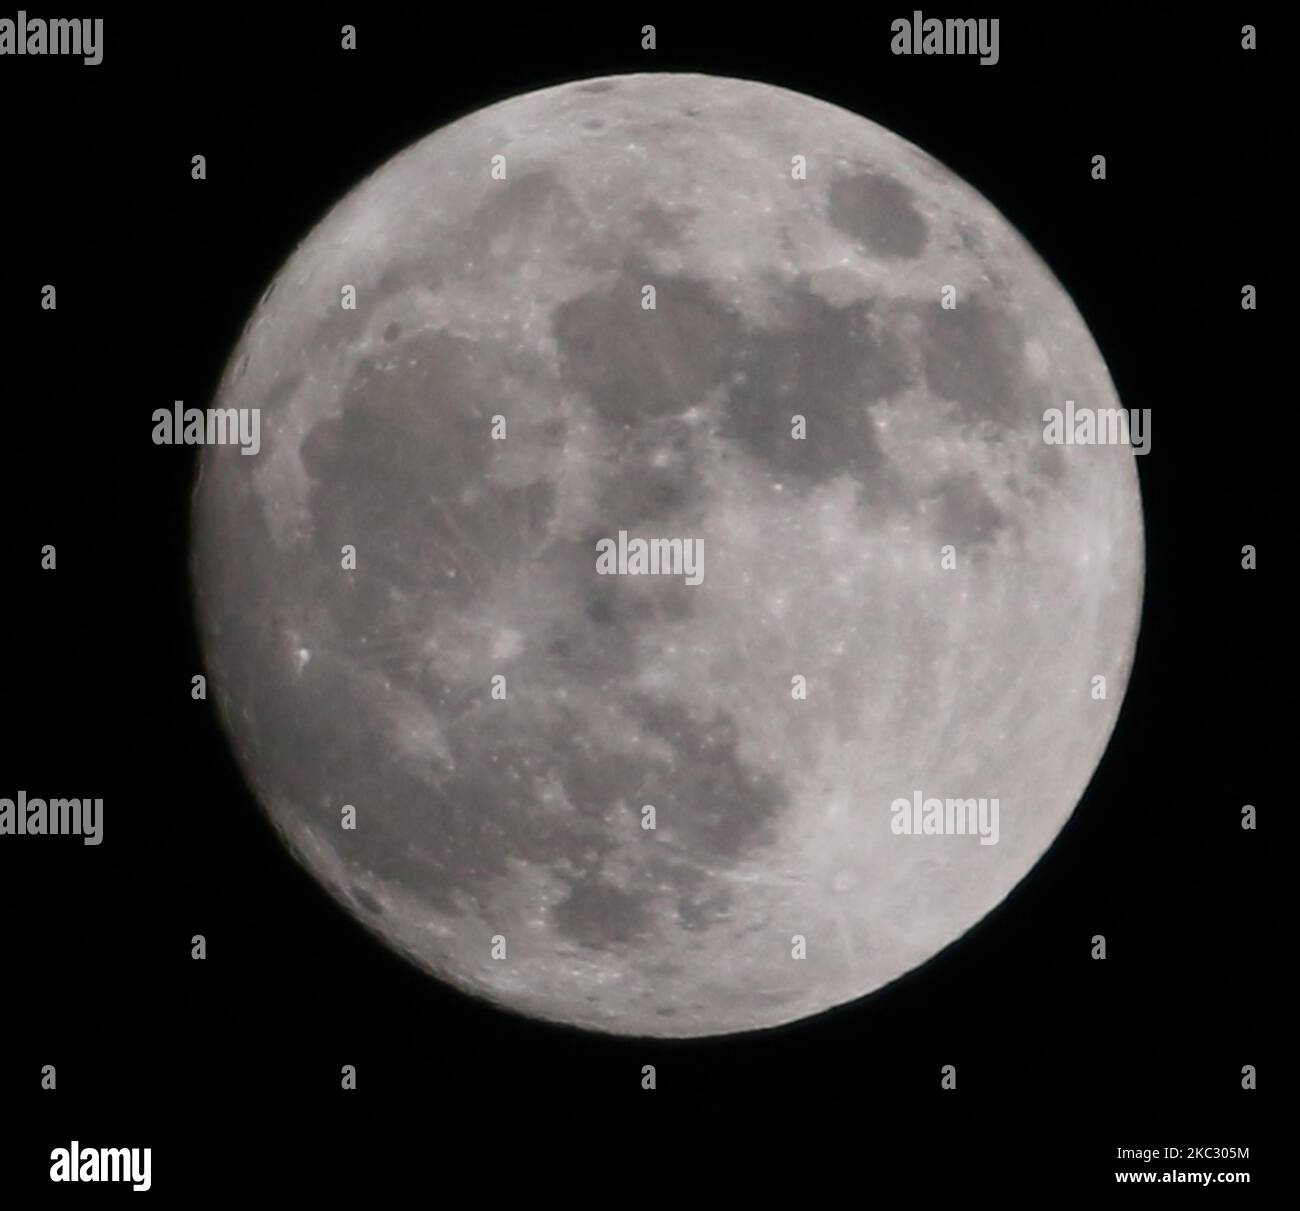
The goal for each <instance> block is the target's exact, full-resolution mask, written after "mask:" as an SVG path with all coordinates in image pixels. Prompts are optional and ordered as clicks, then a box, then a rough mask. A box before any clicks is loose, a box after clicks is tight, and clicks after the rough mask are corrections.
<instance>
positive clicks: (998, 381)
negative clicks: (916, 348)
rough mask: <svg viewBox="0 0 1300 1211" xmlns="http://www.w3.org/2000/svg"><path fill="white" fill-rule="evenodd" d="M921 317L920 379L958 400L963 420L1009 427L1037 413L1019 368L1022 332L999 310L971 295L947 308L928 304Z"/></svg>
mask: <svg viewBox="0 0 1300 1211" xmlns="http://www.w3.org/2000/svg"><path fill="white" fill-rule="evenodd" d="M921 321H922V335H921V348H922V356H923V358H924V365H925V377H926V382H927V383H928V384H929V386H930V389H931V390H932V391H934V392H935V393H936V394H937V395H941V396H943V398H945V399H949V400H952V401H953V402H954V403H956V404H957V405H958V408H959V410H960V413H961V416H962V419H963V420H964V421H966V422H967V423H968V424H981V423H990V422H991V423H993V424H994V425H995V426H997V427H1001V428H1011V429H1014V428H1017V427H1019V426H1022V425H1023V424H1024V423H1025V421H1026V420H1027V419H1030V418H1031V417H1032V416H1034V415H1035V414H1037V415H1039V416H1041V412H1042V407H1043V405H1042V403H1041V401H1040V400H1039V399H1038V396H1037V394H1036V392H1035V391H1034V389H1033V387H1032V385H1031V384H1030V383H1029V381H1028V378H1027V376H1026V373H1025V368H1024V356H1023V353H1022V346H1023V338H1022V334H1021V332H1020V330H1019V328H1018V326H1017V324H1016V322H1015V320H1014V319H1013V318H1012V317H1011V316H1010V315H1009V314H1008V313H1007V312H1006V311H1005V310H1003V309H994V308H993V307H991V306H989V304H988V303H986V302H985V300H984V299H983V298H982V297H981V296H980V295H971V296H970V297H968V298H966V299H959V300H958V303H957V306H956V307H955V308H953V309H952V310H950V311H949V310H945V309H944V308H943V306H942V305H941V304H940V303H937V302H936V303H932V304H929V305H928V306H926V307H925V308H924V310H923V311H922V312H921Z"/></svg>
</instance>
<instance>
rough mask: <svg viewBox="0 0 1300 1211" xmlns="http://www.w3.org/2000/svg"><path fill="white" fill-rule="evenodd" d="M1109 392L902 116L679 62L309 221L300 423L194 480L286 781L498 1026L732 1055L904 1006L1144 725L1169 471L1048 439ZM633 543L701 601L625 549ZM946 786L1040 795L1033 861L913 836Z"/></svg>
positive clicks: (233, 636)
mask: <svg viewBox="0 0 1300 1211" xmlns="http://www.w3.org/2000/svg"><path fill="white" fill-rule="evenodd" d="M498 156H499V157H504V161H503V163H504V169H505V175H504V179H501V177H500V172H499V171H498V172H497V175H496V176H495V177H494V174H493V166H494V163H496V164H497V165H498V166H499V165H500V164H501V163H502V162H501V161H494V157H498ZM795 157H803V163H804V164H806V175H805V176H803V177H802V178H801V177H800V175H799V173H798V172H797V170H796V165H797V163H798V161H796V160H795ZM345 286H351V287H353V288H354V289H355V292H356V306H355V309H349V308H346V307H344V306H343V305H342V301H341V300H342V297H343V288H344V287H345ZM646 286H653V287H654V300H653V301H654V304H655V305H654V307H653V309H651V308H649V307H648V306H647V305H646V300H647V298H648V296H647V294H646V293H645V291H644V287H646ZM945 286H951V287H953V288H955V298H956V306H955V308H951V309H946V308H945V307H944V306H943V305H942V301H941V299H942V291H943V288H944V287H945ZM1066 400H1073V401H1074V402H1075V405H1076V407H1077V408H1079V409H1082V408H1094V409H1099V408H1117V407H1118V406H1119V401H1118V399H1117V398H1116V393H1115V389H1114V387H1113V385H1112V383H1111V380H1110V376H1109V374H1108V372H1107V369H1106V366H1105V363H1104V361H1103V359H1102V357H1101V354H1100V353H1099V351H1098V349H1097V347H1096V345H1095V344H1094V342H1093V340H1092V338H1091V336H1090V335H1089V333H1088V330H1087V328H1086V327H1085V324H1084V322H1083V320H1082V318H1081V317H1080V315H1079V313H1078V312H1077V310H1076V309H1075V307H1074V305H1073V303H1072V302H1071V300H1070V298H1069V297H1068V295H1067V294H1066V293H1065V291H1064V290H1063V289H1062V287H1061V285H1060V284H1059V283H1058V282H1057V280H1056V279H1055V278H1054V277H1053V276H1052V274H1051V273H1050V272H1049V271H1048V270H1047V268H1046V267H1045V266H1044V265H1043V264H1042V262H1041V261H1040V260H1039V258H1038V257H1037V256H1036V254H1035V253H1034V252H1033V250H1032V249H1031V248H1030V247H1029V245H1028V244H1027V243H1026V241H1025V240H1024V238H1023V237H1022V236H1021V235H1019V233H1018V232H1016V231H1015V230H1014V229H1013V228H1012V227H1011V226H1010V225H1009V224H1008V223H1007V221H1006V220H1005V219H1003V218H1002V217H1001V216H1000V215H999V213H998V212H997V211H996V210H995V209H994V208H993V207H992V206H991V205H990V204H989V203H988V202H987V201H986V200H985V199H984V198H983V197H981V196H980V195H979V194H978V193H976V192H975V191H974V190H972V189H971V188H970V187H969V186H968V185H966V184H965V183H964V182H962V181H961V180H959V179H958V178H957V177H956V176H954V175H953V173H952V172H951V171H949V170H948V169H947V168H945V167H944V166H943V165H942V164H940V163H938V162H937V161H935V160H934V159H932V158H931V157H930V156H928V155H926V154H925V153H924V152H922V151H921V150H919V149H918V148H916V147H914V146H913V145H911V144H910V143H907V142H905V141H904V140H902V139H900V138H898V137H897V136H895V135H893V134H892V133H890V132H889V131H887V130H885V129H883V128H881V127H880V126H877V125H875V124H874V123H872V122H870V121H868V120H866V119H864V118H862V117H860V116H857V115H855V114H852V113H849V112H847V111H845V110H842V109H840V108H837V107H835V106H832V105H829V104H826V103H824V102H821V101H818V100H814V99H812V98H809V97H806V96H803V95H799V94H796V93H793V92H789V91H786V90H784V89H781V88H775V87H770V86H767V85H764V84H759V83H752V82H748V81H743V80H733V79H722V78H715V77H709V76H702V75H678V74H637V75H627V76H616V77H609V78H604V79H599V80H587V81H580V82H576V83H571V84H566V85H563V86H560V87H555V88H547V89H544V90H542V91H540V92H533V93H529V94H527V95H523V96H518V97H515V98H513V99H510V100H507V101H504V102H502V103H500V104H496V105H493V106H491V107H489V108H486V109H483V110H481V111H479V112H477V113H473V114H471V115H469V116H468V117H465V118H463V119H461V120H459V121H457V122H454V123H452V124H451V125H449V126H446V127H444V128H442V129H440V130H438V131H436V132H434V133H433V134H431V135H429V136H428V137H427V138H424V139H422V140H421V141H419V142H417V143H415V144H414V145H413V146H411V147H410V148H408V149H407V150H406V151H404V152H403V153H401V154H400V155H398V156H396V157H395V158H394V159H392V160H391V161H390V162H388V163H387V164H385V165H384V166H383V167H381V168H380V169H378V171H376V172H375V173H374V174H373V175H371V176H370V177H369V178H367V179H366V180H365V181H363V182H362V183H361V184H359V185H358V186H357V187H356V188H354V189H353V190H352V191H351V192H350V193H349V194H348V195H347V196H346V197H345V198H343V200H342V201H341V202H339V203H338V205H336V206H335V207H334V208H333V209H332V210H331V211H330V212H329V214H328V215H327V216H326V217H325V218H324V219H323V220H322V221H321V222H320V223H319V224H318V225H317V226H316V227H315V228H314V230H312V231H311V232H310V233H309V234H308V235H307V236H306V238H305V239H304V240H303V242H302V243H301V244H300V245H299V247H298V248H297V250H296V251H295V252H294V253H293V254H292V256H291V257H290V258H289V260H288V262H287V263H286V264H285V265H284V267H283V268H282V269H281V270H280V272H279V273H278V275H277V276H276V278H275V280H274V282H273V283H272V285H271V286H270V288H269V289H268V290H267V291H266V294H265V296H264V297H263V299H262V300H261V303H260V305H259V306H258V307H257V309H256V311H255V313H254V314H253V315H252V317H251V318H250V320H249V322H248V325H247V328H246V329H245V331H244V334H243V337H242V339H241V340H240V343H239V345H238V348H237V349H236V350H235V352H234V354H233V356H232V357H231V360H230V363H229V366H228V368H227V369H226V371H225V374H224V376H223V379H222V382H221V384H220V387H219V390H218V396H217V399H216V400H215V401H214V403H213V406H214V407H220V408H249V409H253V408H256V409H260V415H261V448H260V451H259V452H258V453H257V454H256V456H252V457H250V456H246V455H243V454H241V452H240V449H239V447H238V446H236V445H226V446H209V447H208V448H206V449H205V450H204V451H203V452H202V457H201V460H200V467H199V473H198V478H197V482H196V486H195V494H194V502H193V520H192V528H193V533H192V538H193V542H192V569H193V577H194V587H195V600H196V610H197V618H198V623H199V627H200V632H201V637H202V643H203V651H204V656H205V660H206V663H207V672H208V676H209V682H210V685H211V686H212V693H213V697H214V699H215V701H216V705H217V707H218V709H219V711H220V714H221V717H222V719H223V721H224V725H225V727H226V730H227V732H228V734H229V736H230V738H231V742H232V745H233V748H234V751H235V753H236V755H237V758H238V761H239V763H240V766H241V768H242V770H243V771H244V773H245V774H246V776H247V778H248V780H249V782H250V784H251V786H252V788H253V789H254V790H255V792H256V795H257V797H258V799H259V801H260V802H261V804H262V805H263V806H264V808H265V810H266V812H267V813H268V814H269V817H270V819H271V820H272V821H273V823H274V825H275V827H276V829H277V831H278V832H279V833H280V835H281V836H282V837H283V839H284V841H285V842H286V843H287V844H288V846H289V847H290V848H291V849H292V851H293V852H294V854H295V855H296V856H297V858H298V859H299V860H300V861H301V862H302V863H303V864H305V866H306V867H307V868H308V869H309V870H310V871H311V872H312V873H313V874H314V876H315V877H316V878H317V879H318V880H319V881H320V882H321V883H322V884H323V885H324V886H325V887H326V888H327V889H328V890H329V892H330V893H331V894H332V895H333V896H334V897H336V898H337V900H339V901H340V902H341V903H342V904H344V905H345V906H347V908H348V910H349V911H350V912H351V913H352V914H354V915H355V917H356V918H357V919H359V920H360V921H362V922H364V923H365V925H366V926H368V927H369V928H370V929H371V930H372V931H374V932H375V933H376V934H378V935H379V936H380V937H381V938H382V939H383V940H384V941H385V942H387V943H388V944H389V945H390V946H392V947H393V948H395V949H397V950H399V951H400V952H401V953H403V954H405V955H406V956H408V957H409V958H410V959H411V960H412V961H413V962H414V963H416V964H418V965H419V966H420V967H422V968H424V969H425V970H426V971H428V972H429V973H432V974H433V975H435V976H437V977H439V978H441V979H443V980H445V981H448V982H450V983H452V984H454V985H456V986H458V987H459V988H461V989H463V990H465V991H467V992H469V993H472V994H475V995H477V996H479V997H482V998H487V999H489V1000H490V1001H492V1002H495V1003H496V1004H498V1005H501V1006H506V1007H509V1008H511V1009H513V1010H515V1011H518V1012H520V1013H523V1014H526V1015H529V1016H532V1017H539V1018H543V1019H549V1020H552V1021H558V1022H563V1023H569V1024H572V1025H576V1026H579V1027H584V1028H589V1029H595V1030H601V1031H607V1032H614V1033H622V1034H635V1035H659V1036H692V1035H708V1034H725V1033H730V1032H736V1031H744V1030H752V1029H756V1028H762V1027H770V1026H775V1025H778V1024H781V1023H786V1022H790V1021H793V1020H796V1019H799V1018H802V1017H805V1016H808V1015H811V1014H815V1013H818V1012H820V1011H823V1010H825V1009H827V1008H829V1007H831V1006H835V1005H839V1004H842V1003H844V1002H847V1001H850V1000H852V999H854V998H857V997H861V996H863V995H864V994H867V993H870V992H872V991H873V990H875V989H878V988H880V987H881V986H882V985H884V984H886V983H887V982H889V981H891V980H894V979H896V978H897V977H899V976H902V975H903V974H904V973H906V972H908V971H909V970H910V969H912V968H914V967H916V966H917V965H919V964H921V963H923V962H925V961H926V960H928V959H930V958H931V957H933V956H934V955H935V954H936V953H937V952H938V951H940V950H941V949H942V948H944V947H945V946H947V945H948V944H950V943H952V942H953V941H954V940H956V939H957V938H959V937H960V936H961V935H962V934H964V933H965V932H966V931H967V930H969V929H970V928H971V927H972V926H973V925H975V924H976V923H977V922H978V921H980V919H981V918H983V917H984V916H985V915H986V914H987V913H988V912H989V911H990V910H991V909H993V908H994V907H995V906H996V905H998V904H999V903H1000V902H1001V901H1002V900H1003V899H1004V898H1005V897H1006V896H1007V894H1008V893H1009V892H1010V891H1011V890H1012V888H1014V887H1015V885H1016V884H1017V883H1018V882H1020V880H1021V879H1023V878H1024V876H1025V875H1026V874H1027V873H1028V872H1029V871H1030V869H1031V868H1032V867H1033V865H1034V864H1035V862H1036V861H1037V860H1038V859H1039V858H1040V857H1041V856H1042V855H1043V853H1044V852H1045V851H1046V850H1047V849H1048V847H1049V846H1050V845H1051V844H1052V842H1053V840H1054V839H1055V838H1056V836H1057V835H1058V834H1059V832H1060V830H1061V829H1062V827H1063V826H1064V825H1065V823H1066V822H1067V820H1068V819H1069V817H1070V815H1071V813H1072V812H1073V811H1074V809H1075V807H1076V805H1077V804H1078V802H1079V799H1080V797H1081V796H1082V794H1083V792H1084V790H1085V788H1086V787H1087V784H1088V782H1089V779H1090V778H1091V777H1092V774H1093V772H1094V770H1095V768H1096V766H1097V763H1098V761H1099V760H1100V758H1101V755H1102V753H1103V751H1104V749H1105V746H1106V743H1107V741H1108V739H1109V736H1110V733H1111V731H1112V728H1113V727H1114V724H1115V719H1116V715H1117V713H1118V711H1119V706H1120V702H1121V700H1122V698H1123V693H1124V688H1125V685H1126V682H1127V680H1128V674H1129V669H1130V666H1131V662H1132V659H1133V654H1134V649H1135V645H1136V638H1137V628H1138V618H1139V613H1140V606H1141V596H1142V578H1143V568H1144V562H1143V559H1144V556H1143V529H1142V507H1141V498H1140V495H1139V489H1138V479H1137V474H1136V469H1135V466H1134V456H1133V451H1132V449H1131V448H1130V447H1129V446H1126V445H1109V446H1107V445H1070V446H1065V445H1050V444H1048V443H1047V442H1046V441H1045V440H1044V421H1043V413H1044V411H1045V409H1048V408H1052V407H1057V408H1062V407H1063V406H1064V404H1065V401H1066ZM800 416H801V417H803V418H805V425H806V435H805V436H804V437H802V438H796V437H794V436H793V433H794V430H795V426H796V423H797V422H796V421H795V420H794V418H795V417H800ZM494 418H504V420H505V425H506V428H505V437H504V439H501V438H499V437H497V436H494ZM620 531H625V532H626V533H627V535H628V536H629V538H679V539H683V540H699V541H700V542H701V543H702V550H703V578H702V581H701V582H700V583H698V584H689V583H687V579H688V578H687V577H686V576H684V575H681V574H678V575H671V574H664V573H660V574H657V575H656V574H645V575H634V574H622V575H619V574H615V575H606V574H602V573H601V572H599V571H598V569H597V546H596V544H597V543H598V542H599V541H600V540H602V539H605V538H617V536H618V534H619V532H620ZM345 547H351V548H354V550H355V567H346V566H344V565H345V564H346V563H347V562H348V559H347V557H346V555H345V554H344V548H345ZM948 547H951V548H952V551H951V553H950V557H949V558H948V559H947V560H946V561H945V558H944V556H945V548H948ZM954 556H955V566H945V562H946V563H948V564H949V565H951V564H952V562H953V558H952V557H954ZM1099 676H1100V677H1104V678H1105V679H1106V696H1105V697H1104V698H1102V699H1099V698H1097V697H1095V695H1094V693H1093V686H1094V681H1093V679H1094V678H1095V677H1099ZM498 677H503V678H505V682H504V687H505V696H504V697H501V696H500V694H499V693H498V694H497V695H496V696H494V692H493V687H494V685H496V686H500V685H501V684H502V683H499V682H494V681H493V679H494V678H498ZM797 678H803V679H804V684H805V685H806V697H801V696H799V691H798V689H797V686H798V685H799V683H798V682H797V681H796V679H797ZM914 796H916V797H918V799H919V798H920V797H925V798H930V797H936V798H940V799H946V798H949V797H959V798H963V799H964V798H984V799H986V800H989V801H990V802H991V801H992V800H994V799H996V800H997V804H998V810H999V813H1000V814H999V818H998V832H997V837H996V843H994V844H988V843H982V842H983V841H984V840H985V839H984V838H981V837H978V836H974V835H970V834H969V833H967V834H965V835H961V834H958V833H954V832H948V833H942V834H934V835H910V834H907V833H900V832H898V831H896V830H895V824H896V821H897V819H898V817H897V815H896V814H895V813H894V811H893V807H892V805H893V804H894V803H895V801H896V800H899V799H905V800H908V801H912V800H913V797H914ZM348 805H350V806H352V807H354V808H355V817H356V818H355V823H356V827H355V828H354V829H348V828H344V827H343V819H344V814H345V813H344V808H345V806H348ZM647 805H649V806H652V807H653V808H654V812H653V822H654V825H655V827H653V828H647V827H644V826H643V825H644V824H645V823H646V822H647V820H648V819H650V817H649V816H648V815H647V813H646V811H645V808H646V806H647Z"/></svg>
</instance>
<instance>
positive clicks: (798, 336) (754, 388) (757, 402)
mask: <svg viewBox="0 0 1300 1211" xmlns="http://www.w3.org/2000/svg"><path fill="white" fill-rule="evenodd" d="M781 303H782V319H781V322H780V324H779V326H778V327H775V328H769V329H764V330H758V331H754V332H752V333H750V334H749V338H748V339H747V340H746V341H745V343H744V345H743V347H742V349H741V353H740V356H739V357H738V359H737V361H736V366H737V369H738V371H739V372H740V374H741V375H742V376H743V377H742V378H740V379H739V381H736V382H733V384H732V387H731V390H730V394H729V397H728V400H727V421H726V426H725V430H724V432H725V433H726V435H727V436H728V437H730V438H732V439H733V440H734V441H736V442H738V443H739V445H740V446H741V447H742V448H743V449H745V450H746V451H748V452H749V453H750V454H751V455H753V456H754V457H755V458H757V459H759V460H760V461H762V462H763V463H764V465H766V466H767V467H769V468H770V469H771V471H772V472H773V474H774V475H775V476H776V477H777V478H779V479H782V480H784V481H786V482H788V483H790V484H791V486H792V487H793V488H795V489H796V490H801V491H807V490H808V489H809V488H812V487H815V486H816V485H818V484H821V483H825V482H826V481H827V480H829V479H833V478H834V477H836V476H838V475H842V474H848V475H851V476H852V477H853V478H855V479H856V480H858V481H859V483H860V484H862V485H863V486H867V485H868V484H869V483H870V481H871V479H872V476H873V474H874V473H875V472H876V471H877V470H878V468H879V467H880V466H881V464H882V463H883V461H884V460H883V458H882V456H881V453H880V450H879V447H878V445H877V442H876V436H875V431H874V429H873V427H872V423H871V417H870V415H869V413H868V405H869V404H871V403H872V402H874V401H877V400H880V399H883V398H885V397H886V396H888V395H890V394H892V393H893V392H895V391H897V390H898V389H899V388H900V387H901V386H902V385H903V384H904V383H905V382H906V381H907V377H908V372H907V368H906V363H905V360H904V358H903V357H902V354H901V353H900V352H899V351H898V350H897V349H896V348H895V347H894V346H893V343H892V341H891V339H890V338H888V337H878V336H877V335H875V333H874V332H873V329H872V325H871V323H870V318H871V311H872V307H871V304H869V303H855V304H852V305H850V306H847V307H835V306H833V305H832V304H831V303H829V302H827V301H826V300H825V299H823V298H821V297H820V296H818V295H816V294H813V293H812V292H811V291H809V290H806V289H801V288H791V289H788V290H786V291H785V292H784V293H783V294H782V296H781ZM796 414H798V415H801V416H804V417H805V418H806V420H807V433H806V436H805V437H804V438H803V439H802V440H793V439H792V437H791V432H792V418H793V417H794V416H795V415H796Z"/></svg>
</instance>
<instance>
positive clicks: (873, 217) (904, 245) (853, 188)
mask: <svg viewBox="0 0 1300 1211" xmlns="http://www.w3.org/2000/svg"><path fill="white" fill-rule="evenodd" d="M829 208H830V209H829V217H830V221H831V224H832V226H834V227H837V228H839V230H840V231H842V232H844V234H845V235H847V236H849V237H850V238H851V239H853V240H856V241H857V242H858V243H859V244H862V245H864V246H865V247H867V248H869V249H871V251H872V252H877V253H879V254H880V255H881V256H888V257H915V256H919V255H920V253H921V252H922V250H923V249H924V248H925V240H926V225H925V219H924V217H923V216H922V215H921V214H920V213H919V212H918V211H917V209H916V207H915V205H914V204H913V195H912V191H911V190H910V189H908V188H907V186H906V185H904V184H902V183H901V182H900V181H896V180H894V178H893V177H888V176H882V175H880V174H877V173H863V174H862V175H861V176H853V177H838V178H836V179H835V180H834V181H832V182H831V188H830V195H829Z"/></svg>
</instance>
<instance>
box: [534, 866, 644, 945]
mask: <svg viewBox="0 0 1300 1211" xmlns="http://www.w3.org/2000/svg"><path fill="white" fill-rule="evenodd" d="M552 912H553V913H554V924H555V927H556V929H557V930H558V931H559V932H560V934H561V936H563V937H565V938H569V939H571V940H572V941H574V942H576V943H578V945H579V946H589V947H593V948H595V949H597V950H605V949H608V948H609V947H610V946H626V945H627V944H629V943H631V942H635V941H637V940H638V939H641V938H644V937H646V936H647V935H648V934H649V933H650V931H651V929H652V927H653V925H654V918H653V916H652V915H651V912H650V907H649V904H648V903H647V901H646V898H645V896H644V895H637V894H636V893H634V892H627V891H623V890H622V889H620V888H618V887H615V886H613V885H612V884H610V883H606V882H603V881H602V880H601V879H599V878H588V879H584V880H582V881H580V882H574V883H571V884H570V886H569V894H568V895H567V896H566V897H565V898H564V899H563V900H561V901H560V902H559V903H558V904H556V905H555V907H554V908H553V909H552Z"/></svg>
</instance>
